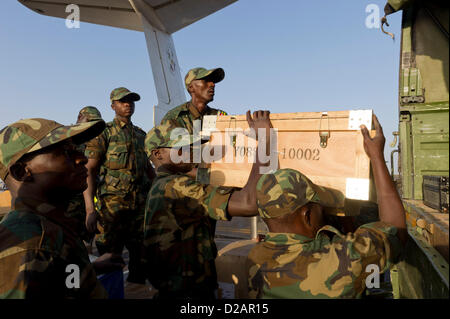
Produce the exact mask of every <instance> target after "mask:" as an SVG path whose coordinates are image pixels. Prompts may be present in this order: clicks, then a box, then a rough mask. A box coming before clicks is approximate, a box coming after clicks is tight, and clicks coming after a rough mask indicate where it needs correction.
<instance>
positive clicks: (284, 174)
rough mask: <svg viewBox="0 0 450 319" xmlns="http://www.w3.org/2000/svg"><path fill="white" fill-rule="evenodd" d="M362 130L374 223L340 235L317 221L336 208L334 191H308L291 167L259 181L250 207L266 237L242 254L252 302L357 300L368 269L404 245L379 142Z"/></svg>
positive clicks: (338, 200) (399, 210)
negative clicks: (372, 186)
mask: <svg viewBox="0 0 450 319" xmlns="http://www.w3.org/2000/svg"><path fill="white" fill-rule="evenodd" d="M374 123H375V128H376V131H377V135H376V136H375V137H374V138H373V139H372V138H370V136H369V133H368V131H367V128H365V127H363V128H362V133H363V136H364V147H365V150H366V153H367V154H368V155H369V157H370V159H371V162H372V167H373V172H374V178H375V185H376V188H377V195H378V204H379V213H380V221H379V222H374V223H369V224H365V225H362V226H361V227H359V228H358V229H357V230H356V231H355V232H354V233H347V234H342V233H341V232H340V231H338V230H337V229H336V228H334V227H333V226H330V225H325V223H324V213H327V210H329V209H331V210H332V209H333V208H336V207H342V206H343V205H344V197H343V195H342V194H340V193H339V192H337V191H335V190H331V189H327V188H323V187H319V186H317V185H314V184H313V183H312V182H311V181H310V180H309V179H308V178H307V177H306V176H304V175H303V174H301V173H300V172H298V171H295V170H292V169H282V170H278V171H276V172H275V173H274V174H268V175H265V176H263V177H262V178H261V179H260V180H259V181H258V184H257V187H256V190H257V204H258V211H259V214H260V215H261V217H262V218H263V219H264V221H265V222H266V224H267V226H268V228H269V233H268V234H267V235H266V238H265V240H264V242H261V243H258V244H257V245H256V246H255V247H253V249H252V250H251V251H250V254H249V256H248V272H249V289H250V291H249V295H250V297H253V298H255V297H256V298H358V297H361V296H362V294H363V292H364V290H365V286H366V278H367V276H368V275H370V274H371V273H372V271H373V270H367V269H366V267H367V266H368V265H370V264H372V265H376V266H377V267H378V269H379V270H380V272H384V271H386V270H387V269H389V266H390V265H392V264H393V263H394V262H396V261H397V260H398V258H399V257H400V254H401V251H402V249H403V247H402V244H404V243H405V241H406V223H405V212H404V210H403V206H402V204H401V201H400V198H399V196H398V193H397V191H396V190H395V187H394V185H393V184H392V181H391V179H390V176H389V172H388V170H387V168H386V165H385V162H384V156H383V148H384V136H383V131H382V129H381V126H380V125H379V123H378V120H377V119H376V117H374Z"/></svg>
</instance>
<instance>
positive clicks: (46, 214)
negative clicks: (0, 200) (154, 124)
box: [0, 119, 110, 300]
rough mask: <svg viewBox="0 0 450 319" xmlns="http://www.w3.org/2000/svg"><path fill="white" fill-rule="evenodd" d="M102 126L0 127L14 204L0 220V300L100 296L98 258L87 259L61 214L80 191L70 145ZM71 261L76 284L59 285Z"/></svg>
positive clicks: (79, 171) (79, 168) (1, 163)
mask: <svg viewBox="0 0 450 319" xmlns="http://www.w3.org/2000/svg"><path fill="white" fill-rule="evenodd" d="M104 127H105V123H104V122H103V121H95V122H89V123H84V124H79V125H74V126H63V125H61V124H59V123H56V122H54V121H49V120H45V119H25V120H21V121H18V122H16V123H13V124H11V125H9V126H6V127H5V128H4V129H2V130H1V131H0V178H1V179H2V180H4V181H5V183H6V184H7V186H8V188H9V189H10V191H11V195H12V202H13V205H12V211H10V212H9V213H8V214H7V215H6V216H5V217H4V218H3V220H2V221H1V222H0V299H2V298H47V299H48V300H50V299H53V298H58V299H59V298H105V297H107V294H106V291H105V290H104V289H103V287H102V285H101V284H100V282H99V281H98V280H97V277H96V270H100V268H101V267H99V266H101V260H103V262H104V261H105V258H103V257H105V256H103V257H100V258H99V260H98V262H96V263H94V264H91V263H90V262H89V257H88V254H87V251H86V247H85V246H84V244H83V242H82V241H81V240H80V238H79V237H78V234H77V233H76V230H75V229H74V228H73V223H72V220H71V219H69V218H68V217H67V216H66V209H67V203H68V200H69V199H70V198H71V197H73V195H74V194H76V193H80V192H82V191H83V190H84V189H85V188H86V176H87V170H86V168H85V164H86V162H87V159H86V157H84V155H83V154H82V153H80V152H79V151H77V150H76V147H75V144H81V143H84V142H85V141H87V140H89V139H92V138H93V137H95V136H96V135H98V134H100V132H101V131H102V130H103V129H104ZM108 257H110V256H108ZM71 264H73V265H77V266H78V267H79V274H80V277H79V278H78V279H79V285H80V286H79V288H76V287H75V288H70V286H67V284H66V279H70V278H68V276H69V275H70V274H71V273H70V272H69V273H67V272H66V267H67V266H68V265H71ZM73 274H76V272H73ZM97 274H98V273H97ZM68 282H69V283H73V282H74V281H73V280H68Z"/></svg>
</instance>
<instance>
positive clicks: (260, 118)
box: [246, 110, 273, 139]
mask: <svg viewBox="0 0 450 319" xmlns="http://www.w3.org/2000/svg"><path fill="white" fill-rule="evenodd" d="M246 115H247V122H248V126H249V127H250V129H253V130H254V132H255V134H256V139H258V137H259V136H258V131H259V129H265V130H266V136H270V135H269V134H270V129H271V128H272V127H273V126H272V123H271V122H270V111H255V112H253V116H252V115H251V113H250V110H249V111H247V114H246Z"/></svg>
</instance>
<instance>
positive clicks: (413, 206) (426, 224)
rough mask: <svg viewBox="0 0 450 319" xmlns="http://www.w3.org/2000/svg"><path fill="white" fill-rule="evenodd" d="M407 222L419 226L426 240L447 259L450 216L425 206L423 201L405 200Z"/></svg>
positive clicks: (412, 225) (415, 226)
mask: <svg viewBox="0 0 450 319" xmlns="http://www.w3.org/2000/svg"><path fill="white" fill-rule="evenodd" d="M403 202H404V203H405V208H406V212H407V213H406V216H407V222H408V224H409V225H410V226H411V227H414V228H416V229H417V228H419V230H420V232H421V234H422V236H423V237H424V238H425V240H426V241H427V242H428V244H430V245H431V246H433V247H434V248H435V249H436V250H437V251H439V253H441V255H442V256H443V257H444V258H445V260H447V262H448V258H449V217H448V215H447V214H443V213H439V212H438V211H437V210H435V209H432V208H430V207H428V206H425V205H424V204H423V202H422V201H418V200H404V201H403Z"/></svg>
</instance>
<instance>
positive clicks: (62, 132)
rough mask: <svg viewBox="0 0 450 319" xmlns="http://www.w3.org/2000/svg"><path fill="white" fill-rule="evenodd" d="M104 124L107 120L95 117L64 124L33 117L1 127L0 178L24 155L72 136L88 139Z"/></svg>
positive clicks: (76, 142)
mask: <svg viewBox="0 0 450 319" xmlns="http://www.w3.org/2000/svg"><path fill="white" fill-rule="evenodd" d="M104 128H105V122H104V121H103V120H101V121H94V122H86V123H81V124H75V125H71V126H64V125H62V124H59V123H57V122H55V121H50V120H46V119H40V118H33V119H25V120H20V121H18V122H15V123H13V124H10V125H8V126H6V127H4V128H3V129H2V130H1V131H0V179H2V180H5V178H6V176H7V175H8V169H9V167H11V165H13V164H14V163H16V162H17V161H18V160H19V159H20V158H21V157H22V156H23V155H25V154H28V153H32V152H35V151H38V150H40V149H43V148H46V147H48V146H50V145H53V144H56V143H58V142H61V141H64V140H66V139H68V138H72V140H73V142H74V143H75V144H81V143H84V142H86V141H89V140H91V139H93V138H94V137H96V136H97V135H99V134H100V133H101V132H102V131H103V130H104Z"/></svg>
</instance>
